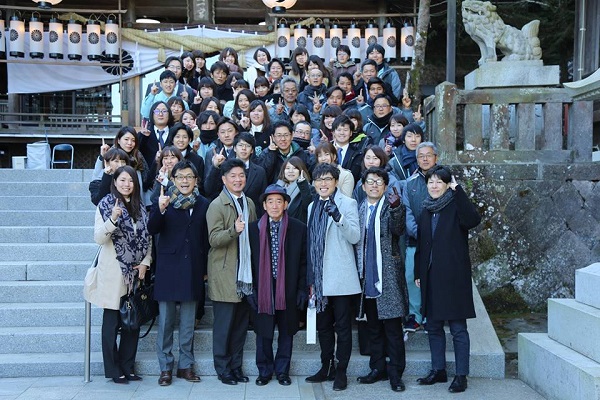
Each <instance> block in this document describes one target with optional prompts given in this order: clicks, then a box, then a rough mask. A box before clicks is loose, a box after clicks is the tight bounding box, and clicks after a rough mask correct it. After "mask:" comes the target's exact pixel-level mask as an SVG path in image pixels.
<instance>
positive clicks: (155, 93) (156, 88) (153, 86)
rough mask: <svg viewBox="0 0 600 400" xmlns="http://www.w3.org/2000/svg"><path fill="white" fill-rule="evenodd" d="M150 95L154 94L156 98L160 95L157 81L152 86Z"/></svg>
mask: <svg viewBox="0 0 600 400" xmlns="http://www.w3.org/2000/svg"><path fill="white" fill-rule="evenodd" d="M150 93H152V94H153V95H155V96H156V95H157V94H158V85H157V84H156V81H154V83H153V84H152V87H151V88H150Z"/></svg>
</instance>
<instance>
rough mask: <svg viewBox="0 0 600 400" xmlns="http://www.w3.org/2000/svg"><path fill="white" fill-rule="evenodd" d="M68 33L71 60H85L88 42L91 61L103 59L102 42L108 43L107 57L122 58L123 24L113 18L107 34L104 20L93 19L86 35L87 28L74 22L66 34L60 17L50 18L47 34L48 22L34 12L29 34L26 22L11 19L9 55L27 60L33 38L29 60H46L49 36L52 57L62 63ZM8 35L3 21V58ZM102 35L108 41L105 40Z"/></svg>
mask: <svg viewBox="0 0 600 400" xmlns="http://www.w3.org/2000/svg"><path fill="white" fill-rule="evenodd" d="M36 14H37V16H36ZM111 17H113V18H111ZM65 33H66V34H67V42H68V43H67V57H68V59H69V60H75V61H78V60H81V58H82V55H83V43H84V42H85V43H86V45H87V58H88V60H90V61H95V60H99V59H100V57H101V56H102V42H104V43H105V46H104V49H105V56H106V57H107V58H110V59H118V58H119V47H120V36H119V24H118V23H117V21H116V17H114V16H113V15H111V16H109V17H108V20H107V21H106V23H105V24H104V35H102V33H101V30H100V21H98V20H95V19H89V20H88V21H87V24H86V35H85V36H84V35H83V26H82V25H81V24H80V23H79V22H77V21H75V20H70V21H69V23H68V24H67V31H66V32H65V30H64V25H63V23H62V22H61V21H59V20H58V19H56V18H51V19H50V21H49V22H48V30H47V32H44V23H43V22H42V21H41V20H40V16H39V14H38V13H37V12H34V13H33V14H32V16H31V19H30V20H29V32H26V31H25V21H22V20H21V19H20V18H19V16H17V15H13V16H12V17H11V18H10V23H9V27H8V46H9V48H8V51H9V53H8V54H9V55H10V56H11V57H17V58H22V57H25V40H26V37H27V36H29V57H31V58H33V59H41V58H44V54H45V52H44V45H45V42H46V40H45V37H44V36H46V35H47V39H48V40H47V42H48V56H49V57H50V58H53V59H57V60H62V59H63V58H64V47H63V36H64V35H65ZM4 34H6V31H5V26H4V19H2V18H0V55H2V56H3V55H4V54H5V52H6V41H5V39H4V37H3V35H4ZM102 36H104V38H105V39H104V41H103V40H102Z"/></svg>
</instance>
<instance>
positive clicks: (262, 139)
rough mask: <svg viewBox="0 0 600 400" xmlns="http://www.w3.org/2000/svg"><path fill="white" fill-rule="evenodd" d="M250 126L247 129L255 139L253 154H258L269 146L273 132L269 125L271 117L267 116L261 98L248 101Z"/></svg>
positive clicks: (266, 110)
mask: <svg viewBox="0 0 600 400" xmlns="http://www.w3.org/2000/svg"><path fill="white" fill-rule="evenodd" d="M249 110H250V113H249V114H250V126H248V127H247V131H248V132H250V133H251V134H252V135H253V136H254V139H255V140H256V147H255V148H254V154H256V156H257V157H258V156H260V153H262V151H263V150H264V149H266V148H267V147H269V143H270V138H271V135H272V134H273V128H272V127H271V118H270V117H269V109H268V108H267V106H266V104H265V103H264V102H262V101H261V100H254V101H253V102H252V103H250V107H249Z"/></svg>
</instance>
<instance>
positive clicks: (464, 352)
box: [425, 318, 471, 375]
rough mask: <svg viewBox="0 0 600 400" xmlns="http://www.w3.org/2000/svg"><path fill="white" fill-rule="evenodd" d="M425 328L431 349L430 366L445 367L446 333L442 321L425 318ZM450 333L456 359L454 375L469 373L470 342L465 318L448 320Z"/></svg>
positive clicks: (435, 367) (438, 368)
mask: <svg viewBox="0 0 600 400" xmlns="http://www.w3.org/2000/svg"><path fill="white" fill-rule="evenodd" d="M426 321H427V322H426V323H425V329H427V335H428V336H429V348H430V350H431V366H432V368H433V369H437V370H440V369H446V333H445V332H444V322H445V321H436V320H431V319H429V318H427V320H426ZM448 325H449V326H450V333H451V334H452V342H453V343H454V359H455V361H456V375H469V353H470V348H471V342H470V340H469V332H468V331H467V320H466V319H454V320H449V321H448Z"/></svg>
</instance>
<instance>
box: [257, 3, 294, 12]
mask: <svg viewBox="0 0 600 400" xmlns="http://www.w3.org/2000/svg"><path fill="white" fill-rule="evenodd" d="M296 1H297V0H262V2H263V3H264V4H265V6H267V7H269V8H270V9H271V11H273V12H274V13H277V14H282V13H284V12H285V10H288V9H290V8H292V7H294V4H296Z"/></svg>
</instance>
